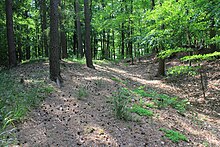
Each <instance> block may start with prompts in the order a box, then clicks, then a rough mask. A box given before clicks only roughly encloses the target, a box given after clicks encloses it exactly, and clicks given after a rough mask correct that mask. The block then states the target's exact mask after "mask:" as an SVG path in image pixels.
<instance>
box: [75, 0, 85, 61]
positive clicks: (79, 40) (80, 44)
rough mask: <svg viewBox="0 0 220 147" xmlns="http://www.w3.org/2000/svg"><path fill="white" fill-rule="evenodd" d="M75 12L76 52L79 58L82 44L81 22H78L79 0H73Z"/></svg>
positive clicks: (81, 55) (81, 54)
mask: <svg viewBox="0 0 220 147" xmlns="http://www.w3.org/2000/svg"><path fill="white" fill-rule="evenodd" d="M75 11H76V12H75V13H76V30H77V45H78V53H79V55H80V58H82V57H83V55H84V54H83V46H82V32H81V22H80V6H79V0H76V2H75Z"/></svg>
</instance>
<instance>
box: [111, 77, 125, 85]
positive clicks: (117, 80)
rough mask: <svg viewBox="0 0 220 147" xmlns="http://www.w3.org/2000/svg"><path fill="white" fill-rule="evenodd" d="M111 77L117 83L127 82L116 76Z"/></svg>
mask: <svg viewBox="0 0 220 147" xmlns="http://www.w3.org/2000/svg"><path fill="white" fill-rule="evenodd" d="M111 79H112V80H113V81H115V82H118V83H122V84H127V81H123V80H121V79H119V78H117V77H112V78H111Z"/></svg>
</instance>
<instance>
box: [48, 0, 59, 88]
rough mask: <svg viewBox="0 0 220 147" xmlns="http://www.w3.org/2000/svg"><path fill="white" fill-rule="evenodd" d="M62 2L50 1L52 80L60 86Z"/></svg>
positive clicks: (57, 0)
mask: <svg viewBox="0 0 220 147" xmlns="http://www.w3.org/2000/svg"><path fill="white" fill-rule="evenodd" d="M59 1H60V0H50V50H49V51H50V52H49V54H50V55H49V61H50V79H51V80H52V81H55V82H57V84H58V85H59V83H60V81H62V78H61V76H60V60H59V52H60V51H59V37H58V36H59V31H58V28H59V12H58V5H59Z"/></svg>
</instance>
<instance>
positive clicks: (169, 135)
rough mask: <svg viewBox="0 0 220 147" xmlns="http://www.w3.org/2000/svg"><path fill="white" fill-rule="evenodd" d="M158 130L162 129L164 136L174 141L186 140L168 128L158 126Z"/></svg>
mask: <svg viewBox="0 0 220 147" xmlns="http://www.w3.org/2000/svg"><path fill="white" fill-rule="evenodd" d="M160 131H163V132H164V133H165V136H166V137H167V138H169V139H170V140H172V141H173V142H175V143H178V142H180V141H181V140H182V141H188V139H187V137H186V136H185V135H183V134H181V133H179V132H177V131H173V130H168V129H165V128H160Z"/></svg>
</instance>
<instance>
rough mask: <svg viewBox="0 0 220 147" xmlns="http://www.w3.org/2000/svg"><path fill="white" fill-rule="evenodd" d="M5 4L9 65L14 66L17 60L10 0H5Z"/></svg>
mask: <svg viewBox="0 0 220 147" xmlns="http://www.w3.org/2000/svg"><path fill="white" fill-rule="evenodd" d="M5 5H6V27H7V41H8V55H9V66H10V67H14V66H16V65H17V61H16V49H15V39H14V32H13V11H12V0H5Z"/></svg>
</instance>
